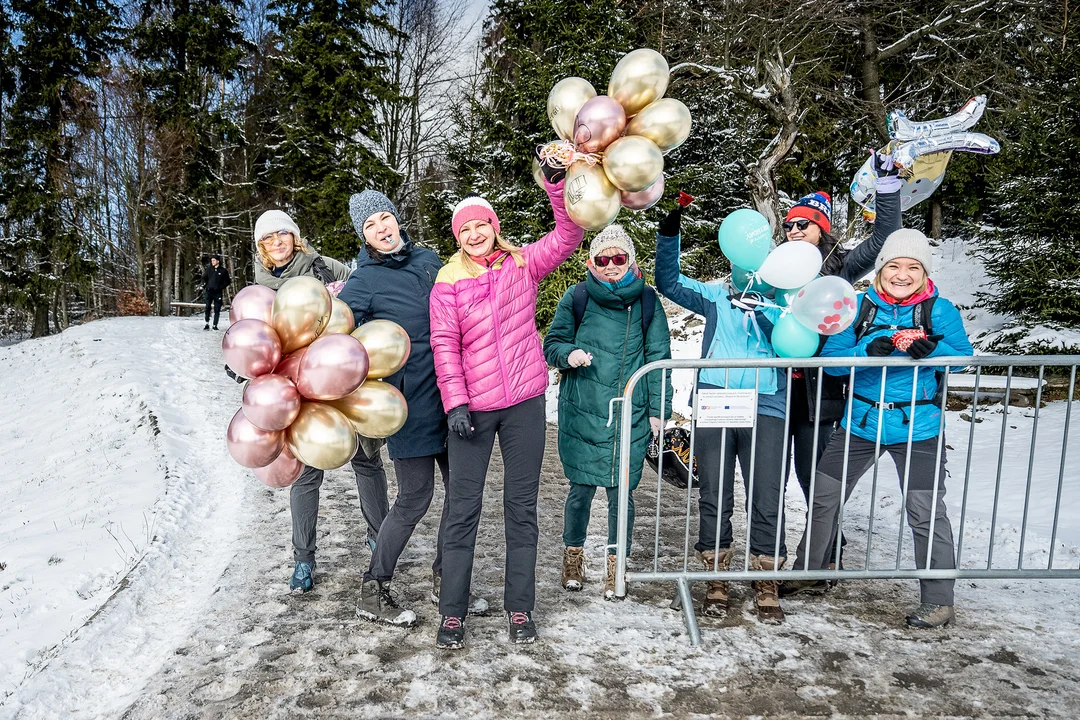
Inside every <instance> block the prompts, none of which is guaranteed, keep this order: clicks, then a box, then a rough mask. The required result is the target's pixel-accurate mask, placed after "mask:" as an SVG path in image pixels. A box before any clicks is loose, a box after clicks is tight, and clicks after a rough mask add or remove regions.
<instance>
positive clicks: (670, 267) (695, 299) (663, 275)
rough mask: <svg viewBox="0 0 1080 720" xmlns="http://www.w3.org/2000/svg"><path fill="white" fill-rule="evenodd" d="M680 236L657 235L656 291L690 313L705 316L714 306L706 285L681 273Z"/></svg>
mask: <svg viewBox="0 0 1080 720" xmlns="http://www.w3.org/2000/svg"><path fill="white" fill-rule="evenodd" d="M679 240H680V235H679V234H676V235H674V236H673V237H672V236H667V235H661V234H660V233H657V234H656V289H657V290H659V291H660V293H661V294H662V295H663V296H664V297H666V298H668V299H669V300H671V301H672V302H676V303H678V304H679V305H682V306H683V307H684V308H686V309H687V310H689V311H690V312H695V313H697V314H698V315H705V314H706V311H707V309H708V307H709V305H710V304H712V300H711V293H709V291H708V290H707V286H706V285H705V283H701V282H698V281H697V280H691V279H690V278H688V277H686V276H685V275H683V274H681V273H680V272H679V252H680V248H679Z"/></svg>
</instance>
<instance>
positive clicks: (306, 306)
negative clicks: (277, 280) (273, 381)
mask: <svg viewBox="0 0 1080 720" xmlns="http://www.w3.org/2000/svg"><path fill="white" fill-rule="evenodd" d="M330 312H331V303H330V293H329V292H328V291H327V289H326V287H325V286H324V285H323V284H322V283H321V282H319V281H318V280H316V279H315V278H313V277H294V278H290V279H288V280H286V281H285V284H284V285H282V286H281V288H280V289H278V291H277V296H276V297H275V298H274V317H273V323H271V324H272V325H273V326H274V329H275V330H277V333H278V336H279V337H281V347H282V352H287V353H289V352H292V351H293V350H297V349H299V348H302V347H304V346H305V345H309V344H310V343H311V341H312V340H314V339H315V338H317V337H318V336H319V333H321V332H322V331H323V329H325V328H326V324H327V323H328V322H330Z"/></svg>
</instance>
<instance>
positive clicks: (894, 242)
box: [874, 228, 933, 276]
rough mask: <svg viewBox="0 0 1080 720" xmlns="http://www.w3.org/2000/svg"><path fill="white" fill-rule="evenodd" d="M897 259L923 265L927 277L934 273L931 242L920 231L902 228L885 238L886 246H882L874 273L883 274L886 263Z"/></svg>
mask: <svg viewBox="0 0 1080 720" xmlns="http://www.w3.org/2000/svg"><path fill="white" fill-rule="evenodd" d="M896 258H911V259H912V260H918V261H919V262H920V263H922V266H923V269H924V270H925V271H926V275H927V276H929V275H930V273H931V271H932V263H933V256H932V255H931V254H930V241H929V240H927V239H926V236H925V235H923V234H922V233H921V232H919V231H918V230H913V229H911V228H900V229H899V230H896V231H895V232H893V233H892V234H891V235H889V237H887V238H885V244H884V245H882V246H881V252H879V253H878V256H877V262H875V263H874V272H881V268H883V267H885V263H887V262H889V261H890V260H895V259H896Z"/></svg>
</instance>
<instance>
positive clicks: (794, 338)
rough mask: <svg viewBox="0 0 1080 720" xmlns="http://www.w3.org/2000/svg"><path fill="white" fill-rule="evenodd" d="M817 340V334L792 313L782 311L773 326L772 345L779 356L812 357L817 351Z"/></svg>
mask: <svg viewBox="0 0 1080 720" xmlns="http://www.w3.org/2000/svg"><path fill="white" fill-rule="evenodd" d="M818 342H819V341H818V334H817V333H816V332H814V331H813V330H809V329H807V328H806V326H805V325H803V324H802V323H801V322H799V321H798V320H796V319H795V316H794V315H793V314H792V313H784V315H783V316H782V317H781V318H780V319H779V320H777V321H776V325H775V326H773V331H772V346H773V350H774V351H775V352H776V354H777V355H778V356H779V357H783V358H808V357H813V356H814V353H816V352H817V349H818Z"/></svg>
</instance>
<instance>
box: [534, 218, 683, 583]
mask: <svg viewBox="0 0 1080 720" xmlns="http://www.w3.org/2000/svg"><path fill="white" fill-rule="evenodd" d="M586 265H587V267H588V269H589V274H588V275H587V276H586V277H585V291H586V293H587V294H586V296H585V300H586V302H585V304H584V308H582V314H581V317H580V318H578V317H577V316H576V313H575V308H574V295H575V292H577V291H576V288H575V286H571V287H570V288H569V289H568V290H567V291H566V294H565V295H563V297H562V299H561V300H560V301H559V305H558V307H557V308H556V310H555V318H554V320H552V322H551V327H550V328H549V329H548V332H547V335H546V336H545V338H544V357H545V358H546V359H547V362H548V365H551V366H553V367H555V368H558V369H559V370H560V371H561V372H562V380H561V381H560V383H559V459H560V460H562V464H563V472H565V473H566V477H567V479H568V480H569V481H570V492H569V494H568V495H567V496H566V506H565V510H564V513H563V545H564V548H565V549H564V550H563V570H562V585H563V587H564V588H566V589H567V590H571V591H574V590H580V589H581V586H582V583H583V582H584V580H585V548H584V545H585V536H586V533H587V531H588V527H589V514H590V510H591V508H592V501H593V497H594V496H595V494H596V488H598V487H602V488H604V489H605V491H606V493H607V503H608V544H607V548H608V550H607V575H606V580H605V582H604V598H605V599H606V600H614V599H615V551H616V542H617V539H616V531H617V528H618V509H619V508H618V505H619V502H618V500H619V487H618V479H619V447H618V442H617V440H618V438H619V437H620V433H621V426H620V422H619V420H620V415H619V414H617V415H616V416H615V417H616V422H614V423H612V427H608V426H607V420H608V406H609V405H608V404H609V402H610V400H611V399H612V398H616V397H621V396H622V393H623V388H624V387H625V386H626V381H627V380H629V379H630V376H631V375H633V374H634V372H635V371H636V370H637V369H638V368H640V367H642V366H644V365H645V364H646V363H650V362H653V361H655V360H665V359H668V358H670V357H671V335H670V332H669V330H668V323H667V317H666V316H665V315H664V307H663V305H662V304H661V303H660V298H659V297H658V296H657V294H656V292H655V291H653V290H652V289H651V288H649V291H648V292H647V293H646V292H645V290H646V285H645V278H644V277H642V275H641V270H639V269H638V266H637V263H636V262H635V258H634V243H633V241H632V240H631V239H630V236H629V235H627V234H626V231H625V230H623V229H622V227H620V226H619V225H609V226H607V227H606V228H604V230H603V231H601V232H600V233H598V234H597V235H596V237H595V238H593V241H592V244H591V245H590V246H589V260H588V261H587V262H586ZM646 302H648V303H651V304H652V307H651V308H648V313H646V308H645V306H644V303H646ZM644 317H649V321H648V327H645V320H644V319H643V318H644ZM660 387H661V381H660V376H659V375H657V374H655V373H653V374H650V375H648V376H647V377H645V378H644V379H642V381H641V382H639V383H638V384H637V386H636V387H635V388H634V420H633V430H632V445H631V450H630V490H631V491H633V490H634V488H636V487H637V485H638V482H640V480H641V467H642V465H643V464H644V461H645V450H646V448H647V447H648V445H649V437H650V436H651V435H656V434H658V433H659V432H660V430H661V428H662V425H663V421H662V418H663V419H666V418H667V417H668V416H669V415H670V414H671V394H670V383H669V385H668V387H669V393H668V396H667V398H666V402H665V407H664V408H661V407H660ZM633 528H634V496H633V495H631V496H630V511H629V532H628V533H627V537H626V542H627V548H626V550H627V553H629V552H630V547H629V545H630V536H631V535H632V534H633Z"/></svg>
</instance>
